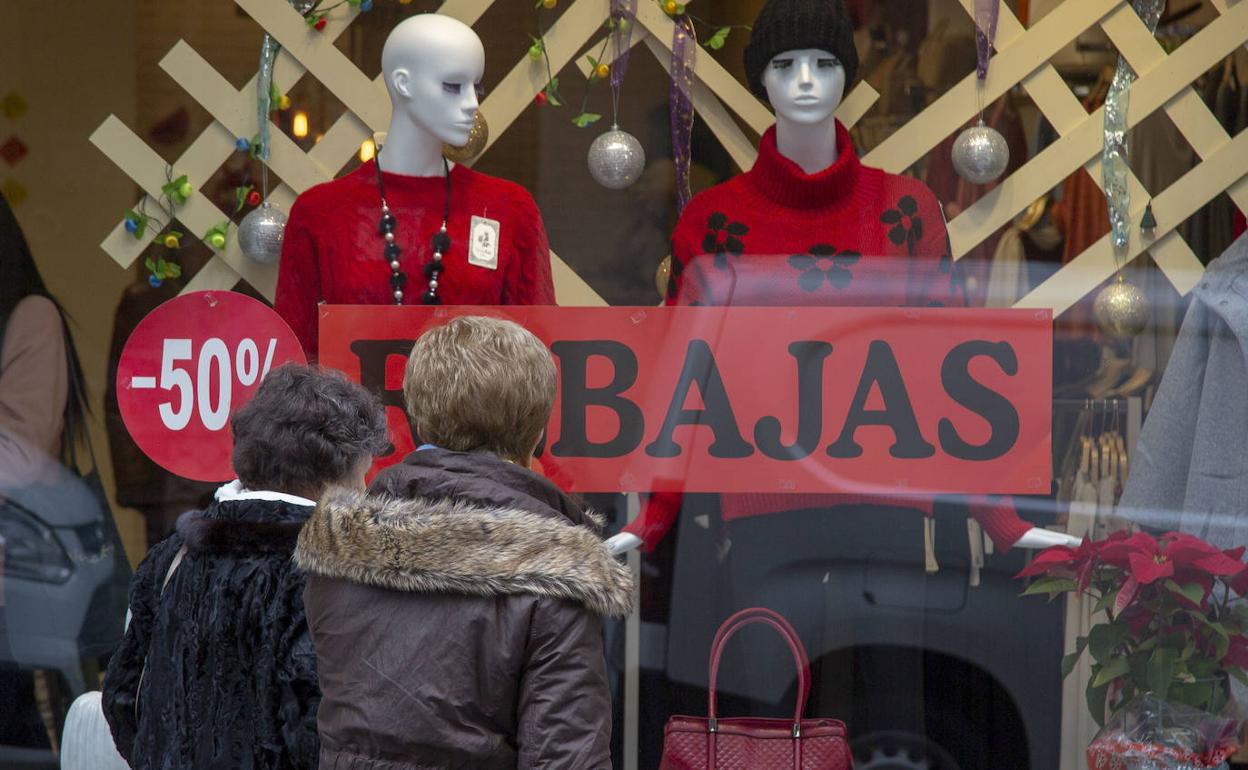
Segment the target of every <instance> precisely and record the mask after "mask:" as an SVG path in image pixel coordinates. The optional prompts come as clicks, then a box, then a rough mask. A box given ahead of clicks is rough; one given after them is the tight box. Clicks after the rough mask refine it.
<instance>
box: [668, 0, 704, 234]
mask: <svg viewBox="0 0 1248 770" xmlns="http://www.w3.org/2000/svg"><path fill="white" fill-rule="evenodd" d="M697 50H698V39H697V35H696V33H695V32H694V30H693V21H692V20H690V18H689V17H688V16H682V17H680V18H679V19H676V30H675V32H673V33H672V85H671V87H670V88H669V89H668V101H669V109H670V111H671V116H672V118H671V125H672V160H674V161H675V162H676V214H677V215H678V216H679V214H680V212H682V211H684V210H685V205H686V204H688V203H689V199H690V198H691V197H693V195H692V193H691V192H690V190H689V153H690V151H691V146H690V144H691V142H692V139H693V65H694V61H695V57H696V56H697Z"/></svg>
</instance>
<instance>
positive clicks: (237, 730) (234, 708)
mask: <svg viewBox="0 0 1248 770" xmlns="http://www.w3.org/2000/svg"><path fill="white" fill-rule="evenodd" d="M231 428H232V430H233V433H234V455H233V464H234V471H235V472H236V473H237V474H238V480H237V481H235V482H233V483H231V484H228V485H226V486H224V487H222V488H221V489H220V490H218V492H217V495H216V502H214V503H213V504H212V505H210V506H209V507H208V508H207V509H206V510H204V511H194V512H191V513H187V514H184V515H183V516H182V517H181V518H180V519H179V520H178V526H177V532H176V533H175V534H173V535H171V536H170V537H169V538H168V539H167V540H165V541H164V542H162V543H160V544H159V545H157V546H156V547H155V548H153V549H152V551H151V552H150V553H149V554H148V555H147V558H145V559H144V560H143V563H142V564H140V565H139V569H138V571H137V572H136V573H135V576H134V580H133V582H132V583H131V589H130V607H131V611H132V613H133V620H132V621H131V623H130V626H129V628H128V629H127V631H126V636H125V639H124V640H123V642H122V646H121V649H120V650H119V651H118V653H117V654H116V655H115V656H114V657H113V660H112V663H111V664H110V666H109V669H108V676H107V679H106V680H105V686H104V712H105V715H106V716H107V718H108V722H109V725H110V727H111V729H112V733H113V738H114V740H115V741H116V744H117V749H118V751H120V753H121V755H122V756H123V757H125V759H126V760H127V761H128V762H129V763H130V766H131V767H132V768H134V770H148V769H149V768H151V769H155V768H159V769H160V770H177V769H178V768H208V767H220V768H255V769H257V770H259V769H261V768H283V769H284V768H312V767H315V766H316V763H317V754H318V751H319V742H318V740H317V733H316V711H317V706H318V704H319V702H320V689H319V688H318V686H317V680H316V655H315V653H314V651H313V649H312V641H311V638H310V637H309V634H308V626H307V620H306V618H305V614H304V608H303V588H304V577H303V575H302V574H301V573H300V572H299V571H298V570H297V569H296V568H295V567H294V565H293V563H292V561H291V554H292V552H293V550H294V546H295V540H296V538H297V536H298V534H299V530H300V529H301V528H302V526H303V524H304V522H305V521H307V519H308V516H309V515H310V514H311V513H312V509H313V506H314V504H315V503H314V502H313V501H314V500H316V499H317V498H319V497H320V496H321V493H322V492H324V491H325V489H326V488H328V487H330V486H345V487H353V488H356V489H363V488H364V474H365V471H366V470H367V469H368V467H369V465H370V464H371V463H372V461H373V458H374V457H375V456H376V455H377V454H379V453H381V452H382V451H384V450H385V448H386V446H387V444H388V441H387V439H386V425H385V418H384V415H383V413H382V408H381V405H380V403H379V402H378V401H377V399H376V398H375V397H374V396H372V395H371V394H369V393H368V392H367V391H365V390H364V389H363V388H362V387H360V386H358V385H355V384H353V383H351V382H348V381H347V380H346V379H345V378H344V377H342V376H340V375H338V374H334V373H327V372H321V371H317V370H315V369H312V368H309V367H305V366H295V365H288V366H284V367H282V368H280V369H277V370H276V371H274V372H272V373H271V374H269V376H268V377H266V378H265V380H264V382H263V383H262V384H261V385H260V387H259V389H258V390H257V391H256V394H255V397H254V398H253V399H252V400H251V401H250V402H248V403H247V404H246V405H245V406H243V407H242V408H241V409H239V410H238V412H236V413H235V414H234V416H233V419H232V421H231Z"/></svg>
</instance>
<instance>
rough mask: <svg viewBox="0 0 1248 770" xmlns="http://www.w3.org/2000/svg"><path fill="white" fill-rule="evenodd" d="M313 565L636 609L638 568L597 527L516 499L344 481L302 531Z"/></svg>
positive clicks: (395, 580)
mask: <svg viewBox="0 0 1248 770" xmlns="http://www.w3.org/2000/svg"><path fill="white" fill-rule="evenodd" d="M295 562H296V563H297V564H298V565H299V567H301V568H302V569H304V570H305V571H307V572H309V573H311V574H314V575H322V576H324V577H331V578H340V579H344V580H349V581H351V582H354V583H364V584H367V585H372V586H377V587H380V588H389V589H392V590H396V591H413V592H420V593H452V594H470V595H475V596H502V595H508V594H533V595H537V596H545V597H550V598H556V599H568V600H571V601H575V602H579V603H580V604H582V605H584V606H585V607H586V608H587V609H589V610H591V611H593V612H596V613H598V614H601V615H627V614H628V613H629V612H630V611H631V609H632V595H633V579H632V574H631V572H630V571H629V570H628V568H627V567H625V566H624V565H623V564H621V563H620V562H617V561H616V560H615V559H613V558H612V557H611V555H610V553H609V552H608V551H607V549H606V547H605V546H604V545H603V544H602V541H601V540H599V539H598V537H597V535H595V534H594V533H593V532H591V531H590V530H589V529H588V528H587V527H582V526H576V525H571V524H568V523H567V522H566V521H564V520H562V519H561V518H555V517H554V516H543V515H540V514H536V513H528V512H525V511H521V510H517V509H514V508H489V507H484V506H481V505H477V504H474V503H468V502H461V501H455V500H451V499H447V498H442V499H415V500H397V499H394V498H391V497H381V496H366V495H364V494H362V493H359V492H352V491H346V490H341V491H335V492H331V493H330V494H328V495H326V496H325V497H324V498H323V499H322V500H321V502H320V504H319V505H318V506H317V507H316V510H315V512H313V514H312V518H311V519H310V520H309V522H308V525H307V526H306V527H304V529H303V532H302V533H301V534H300V535H299V544H298V546H297V547H296V549H295Z"/></svg>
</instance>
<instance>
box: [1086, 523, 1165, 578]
mask: <svg viewBox="0 0 1248 770" xmlns="http://www.w3.org/2000/svg"><path fill="white" fill-rule="evenodd" d="M1157 552H1158V545H1157V541H1156V540H1154V539H1153V537H1152V535H1149V534H1148V533H1147V532H1137V533H1135V534H1134V535H1131V536H1130V537H1126V538H1121V537H1120V538H1115V539H1111V540H1105V541H1103V542H1102V543H1101V547H1100V549H1099V551H1098V553H1097V555H1098V556H1099V557H1100V559H1101V560H1102V561H1104V562H1105V563H1106V564H1109V565H1111V566H1114V567H1120V568H1122V569H1126V568H1128V567H1129V566H1130V557H1131V555H1132V554H1147V555H1148V556H1150V557H1152V556H1155V555H1156V554H1157Z"/></svg>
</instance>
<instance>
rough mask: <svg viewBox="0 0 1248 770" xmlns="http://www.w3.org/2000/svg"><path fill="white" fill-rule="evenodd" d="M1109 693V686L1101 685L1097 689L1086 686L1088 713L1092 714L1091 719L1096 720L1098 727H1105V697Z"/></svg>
mask: <svg viewBox="0 0 1248 770" xmlns="http://www.w3.org/2000/svg"><path fill="white" fill-rule="evenodd" d="M1108 692H1109V685H1107V684H1103V685H1101V686H1099V687H1095V686H1092V685H1089V686H1088V690H1087V699H1088V711H1089V713H1091V714H1092V718H1093V719H1095V720H1096V724H1097V726H1098V727H1104V726H1105V696H1106V694H1107V693H1108Z"/></svg>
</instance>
